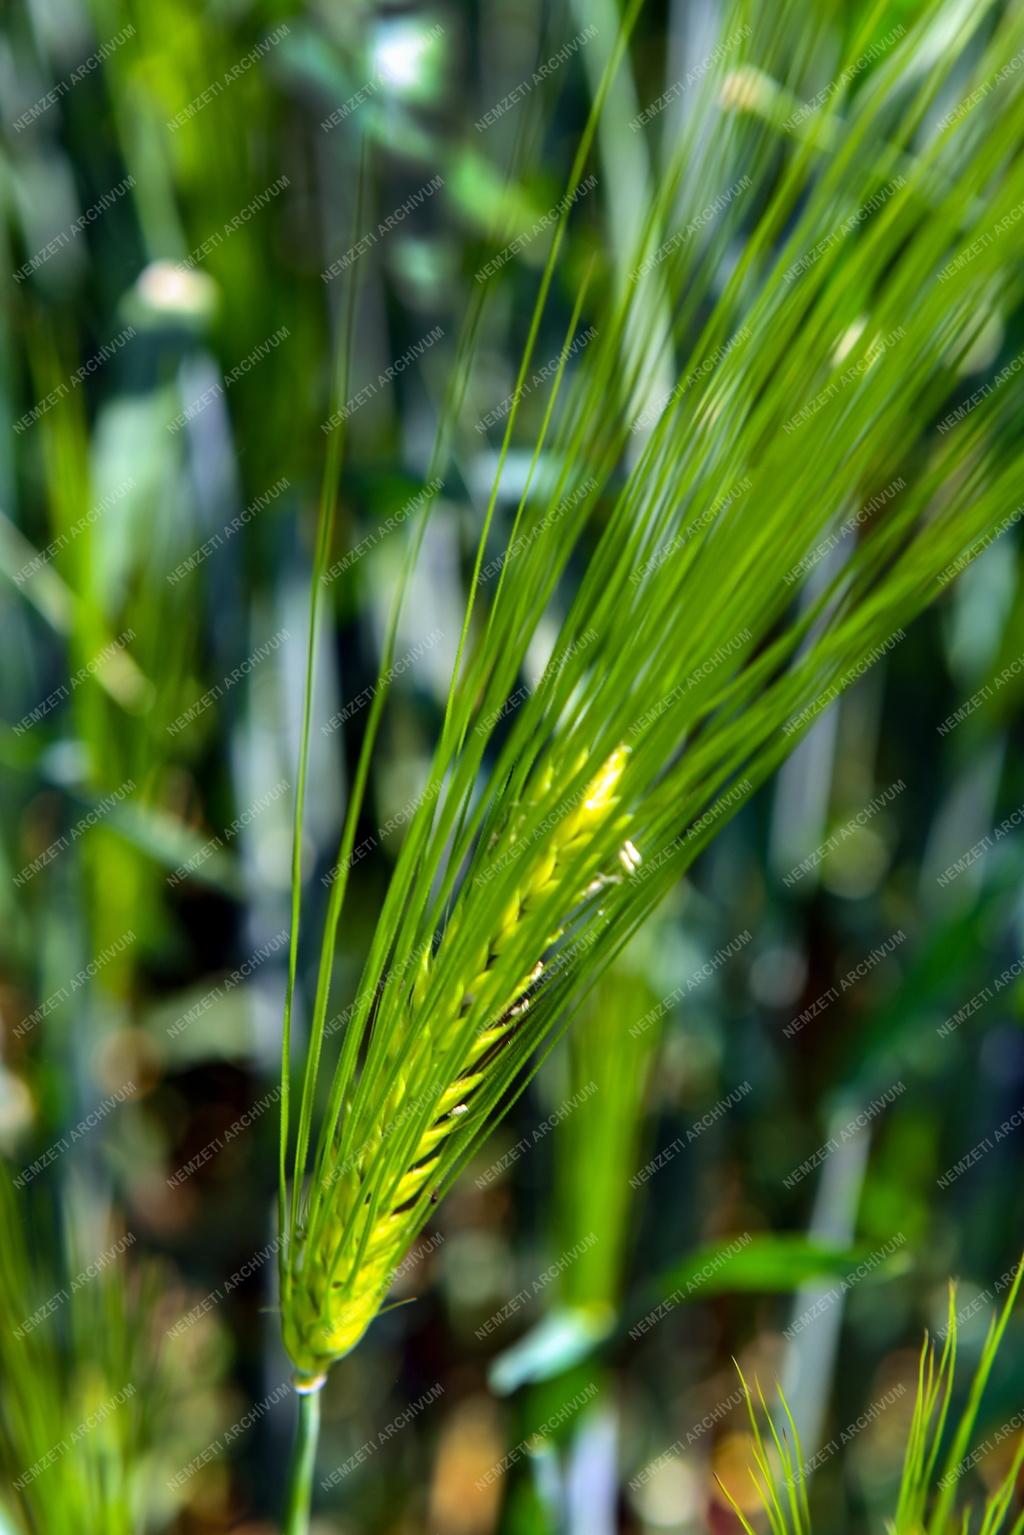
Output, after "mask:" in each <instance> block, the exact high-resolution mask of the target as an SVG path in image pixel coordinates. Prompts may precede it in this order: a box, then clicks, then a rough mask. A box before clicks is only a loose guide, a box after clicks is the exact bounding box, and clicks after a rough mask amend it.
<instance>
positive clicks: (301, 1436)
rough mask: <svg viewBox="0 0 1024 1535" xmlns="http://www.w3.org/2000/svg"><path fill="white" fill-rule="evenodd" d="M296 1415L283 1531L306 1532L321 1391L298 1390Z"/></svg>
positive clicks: (299, 1534)
mask: <svg viewBox="0 0 1024 1535" xmlns="http://www.w3.org/2000/svg"><path fill="white" fill-rule="evenodd" d="M297 1395H298V1400H299V1418H298V1423H297V1424H296V1428H295V1448H294V1450H293V1451H292V1463H291V1467H290V1468H289V1472H288V1501H287V1503H286V1504H285V1510H284V1524H283V1526H282V1535H309V1509H310V1504H311V1502H312V1499H313V1466H314V1464H315V1462H316V1446H317V1440H318V1439H319V1437H320V1391H319V1389H317V1390H316V1391H302V1392H299V1393H297Z"/></svg>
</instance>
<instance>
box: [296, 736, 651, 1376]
mask: <svg viewBox="0 0 1024 1535" xmlns="http://www.w3.org/2000/svg"><path fill="white" fill-rule="evenodd" d="M627 750H628V749H627V748H625V747H621V746H620V747H618V748H617V749H616V750H615V751H614V752H613V753H612V754H611V756H610V757H609V758H608V759H607V761H606V762H605V763H604V764H603V766H602V767H601V769H600V771H599V772H598V773H597V774H596V775H595V776H594V777H593V778H592V779H591V780H590V781H589V782H588V783H586V784H585V787H584V788H583V789H582V790H581V791H580V792H579V793H578V794H577V795H576V796H575V797H574V798H573V800H572V802H571V803H570V804H569V805H568V806H562V807H559V811H560V813H556V814H555V815H554V817H553V818H548V819H547V820H545V822H543V823H542V825H543V835H539V836H538V835H536V834H535V835H533V836H532V837H527V836H524V835H523V830H522V828H523V825H524V820H525V817H524V815H523V814H519V815H514V816H512V817H511V818H510V820H509V823H508V825H507V826H506V829H505V831H504V833H503V835H502V836H501V837H500V838H499V841H498V844H497V846H496V847H495V850H494V852H495V862H496V863H498V864H501V863H502V862H503V861H504V862H505V863H506V864H507V862H508V860H510V859H512V860H515V861H517V862H518V861H520V860H521V864H522V874H521V877H520V878H519V879H518V881H517V883H516V888H515V892H514V894H513V896H512V898H511V900H510V901H509V902H508V903H507V905H505V906H504V908H503V909H502V910H501V911H500V913H499V917H498V921H497V923H496V925H495V926H494V927H493V928H492V930H491V932H490V935H489V936H487V935H486V933H485V934H484V935H483V936H482V937H481V939H480V942H479V946H478V947H474V948H471V949H470V950H469V953H470V956H471V959H472V965H471V967H469V968H465V969H464V970H463V973H462V974H461V975H456V976H455V977H454V978H450V979H448V980H447V981H442V984H441V985H440V987H439V986H438V984H437V980H438V978H439V976H440V967H441V962H442V960H443V958H444V954H445V948H446V945H447V944H450V943H452V942H454V941H455V939H456V938H461V937H463V936H464V935H465V934H466V933H468V932H469V931H470V930H471V929H470V926H469V924H471V923H472V922H473V920H474V911H473V896H474V887H473V886H472V884H470V885H469V887H468V888H466V889H464V890H463V892H462V893H461V894H460V897H459V899H458V900H457V901H456V904H455V908H454V910H453V912H452V916H451V919H450V921H449V923H448V925H447V927H446V928H445V931H444V933H443V934H442V936H441V939H440V943H439V944H438V946H437V948H436V950H434V949H431V948H430V947H429V946H428V947H427V949H426V950H425V951H424V954H423V957H422V960H421V962H420V964H419V967H418V972H417V974H416V976H415V979H414V981H413V983H412V986H411V989H410V998H409V1003H410V1005H409V1010H408V1013H407V1016H406V1022H405V1026H404V1027H403V1028H402V1030H401V1031H400V1032H399V1034H398V1036H397V1037H396V1038H392V1039H391V1040H389V1041H388V1042H387V1043H386V1044H384V1045H382V1046H381V1048H380V1050H379V1052H378V1053H379V1056H380V1059H379V1060H374V1059H373V1055H374V1045H373V1043H371V1047H370V1053H369V1057H368V1060H367V1063H366V1064H365V1065H364V1070H367V1069H370V1068H371V1067H373V1068H375V1069H377V1070H378V1071H379V1073H380V1076H381V1078H382V1080H384V1081H390V1082H391V1086H390V1088H389V1090H388V1092H387V1093H386V1096H384V1097H383V1098H382V1100H381V1102H380V1105H379V1112H378V1114H377V1116H376V1123H371V1124H369V1125H367V1126H366V1133H365V1136H363V1137H362V1138H361V1139H360V1140H359V1142H358V1145H359V1150H358V1152H357V1153H356V1154H355V1155H351V1154H350V1155H349V1156H347V1157H345V1158H344V1159H342V1160H340V1161H338V1162H336V1163H335V1164H334V1165H333V1166H331V1167H330V1168H329V1170H328V1172H327V1174H326V1176H325V1177H323V1178H322V1179H321V1184H320V1188H319V1191H318V1192H319V1195H320V1198H319V1201H318V1203H316V1204H315V1205H314V1204H312V1203H311V1204H310V1206H309V1209H310V1211H311V1212H313V1218H312V1219H311V1221H310V1223H309V1227H308V1229H302V1230H300V1231H299V1233H298V1235H297V1240H296V1242H295V1243H294V1245H293V1249H292V1253H291V1255H290V1261H289V1269H288V1276H287V1282H286V1286H285V1295H284V1300H283V1304H282V1311H283V1322H284V1338H285V1346H286V1347H287V1349H288V1352H289V1354H290V1355H291V1357H292V1359H293V1361H294V1363H295V1366H296V1371H297V1374H296V1385H297V1389H299V1390H300V1391H302V1390H306V1391H311V1390H316V1389H317V1388H318V1387H319V1386H320V1385H321V1384H322V1383H323V1380H324V1377H325V1374H326V1371H327V1369H328V1368H329V1366H330V1365H331V1363H333V1361H334V1360H336V1359H340V1358H341V1357H342V1356H343V1355H345V1354H347V1353H348V1352H349V1351H350V1350H351V1349H352V1348H354V1347H355V1345H356V1344H357V1343H358V1342H359V1340H360V1338H361V1337H362V1336H363V1334H364V1333H365V1331H366V1329H367V1328H368V1327H369V1325H370V1323H371V1322H372V1321H373V1318H374V1317H375V1316H376V1314H377V1312H378V1310H379V1309H380V1306H381V1302H382V1300H383V1298H384V1296H385V1295H386V1293H387V1291H388V1289H389V1287H390V1285H391V1282H392V1279H393V1276H394V1273H395V1270H396V1268H397V1267H398V1265H399V1263H400V1262H401V1260H402V1258H403V1256H404V1255H405V1253H406V1251H407V1249H408V1247H409V1245H410V1243H411V1242H412V1240H413V1238H414V1237H415V1234H416V1230H417V1229H418V1227H419V1226H420V1225H421V1224H422V1222H423V1219H424V1218H425V1214H424V1208H423V1206H424V1199H425V1197H428V1196H429V1189H430V1186H431V1183H432V1181H433V1180H434V1178H435V1174H436V1173H437V1170H438V1166H439V1163H440V1161H441V1158H442V1154H443V1152H444V1150H445V1149H446V1146H447V1143H448V1141H449V1137H450V1136H451V1135H452V1133H453V1131H454V1130H455V1129H456V1128H457V1127H458V1125H459V1123H460V1120H461V1119H462V1118H463V1116H465V1115H467V1114H469V1113H470V1111H471V1109H472V1107H473V1105H474V1098H475V1095H476V1094H477V1093H478V1091H479V1090H480V1089H481V1087H482V1086H483V1085H485V1084H486V1083H487V1081H488V1079H489V1076H490V1074H491V1068H492V1066H493V1064H494V1062H495V1060H496V1058H497V1056H498V1054H499V1053H500V1052H501V1051H502V1048H503V1046H504V1045H505V1043H506V1041H507V1040H508V1039H509V1038H510V1037H511V1036H512V1034H513V1033H514V1032H515V1030H516V1028H517V1027H518V1025H519V1020H520V1019H521V1017H522V1015H523V1013H524V1012H525V1010H526V1009H527V1008H528V1006H529V1004H530V998H531V994H532V993H533V991H534V990H535V989H536V988H538V987H541V986H543V984H544V962H543V959H542V957H541V954H540V953H539V952H538V953H536V954H535V955H534V957H533V961H532V963H531V966H530V968H529V969H528V970H527V971H526V973H523V971H522V969H517V968H516V965H517V961H516V960H515V958H514V956H513V958H512V960H511V963H509V962H508V959H507V956H508V954H509V951H510V950H512V949H514V947H515V945H516V942H517V941H518V940H519V939H520V938H521V936H522V931H523V925H524V924H525V923H527V922H529V921H530V920H531V919H536V918H539V917H541V916H543V914H544V912H546V911H547V910H549V909H550V907H551V905H552V901H553V898H555V904H556V906H558V907H559V909H562V910H564V912H565V914H566V915H568V914H569V912H570V911H571V910H572V909H573V907H574V906H576V905H577V904H578V902H579V900H580V898H581V896H582V895H584V894H586V893H587V890H588V887H589V884H590V882H591V881H592V880H593V879H594V877H595V876H596V875H598V874H599V873H600V872H601V871H600V869H599V867H598V866H597V864H596V862H595V860H596V859H597V858H598V857H599V855H598V854H595V855H594V858H593V859H591V858H589V857H588V856H587V850H588V847H589V845H590V844H591V842H592V841H593V840H594V838H595V833H596V832H597V831H598V830H599V829H604V828H605V827H606V826H607V825H608V823H609V819H610V818H611V817H613V816H616V810H617V806H618V804H619V799H618V796H617V794H616V790H617V789H618V788H619V785H620V780H621V777H622V773H623V769H624V767H625V763H626V757H627ZM584 767H585V762H584V761H582V760H581V761H578V762H577V774H579V773H581V772H582V770H583V768H584ZM553 780H554V771H553V769H552V768H551V767H549V768H547V769H546V770H544V771H542V772H540V773H539V774H537V775H536V779H535V782H534V784H533V786H532V790H531V791H530V792H529V794H528V799H529V800H530V802H531V803H532V804H533V805H534V806H536V805H539V804H540V803H542V802H543V800H544V799H545V796H548V795H549V793H550V790H551V785H552V782H553ZM549 822H553V824H549ZM627 822H628V817H627V816H624V815H619V816H618V818H617V820H616V822H615V824H616V826H617V827H618V826H619V825H620V824H621V827H622V829H623V830H625V827H626V824H627ZM627 849H628V851H626V850H627ZM620 858H621V859H622V861H623V863H624V864H625V866H626V867H627V868H632V867H634V866H635V862H636V860H637V859H638V858H639V854H638V853H637V852H636V849H635V848H634V847H633V845H632V843H629V842H627V843H626V844H625V848H624V849H623V852H622V853H621V854H620ZM563 886H564V887H565V888H564V889H562V888H561V887H563ZM546 936H547V940H548V942H554V941H555V940H556V939H557V938H558V936H559V934H557V933H555V934H548V935H546ZM504 970H507V972H508V973H507V975H506V974H503V973H502V972H503V971H504ZM488 984H490V985H492V986H495V985H496V986H497V987H498V997H499V1001H498V1004H497V1006H495V1007H493V1008H492V1007H489V1008H488V1012H487V1015H486V1016H485V1018H484V1019H483V1021H482V1023H481V1025H480V1026H479V1027H476V1028H470V1030H469V1037H468V1038H467V1037H466V1035H467V1024H468V1023H469V1022H470V1014H471V1012H472V1011H473V1008H474V1004H475V1002H476V1000H477V998H478V996H479V994H480V993H481V991H482V990H483V988H484V987H485V986H487V985H488ZM453 1057H454V1059H453ZM425 1108H426V1109H428V1110H429V1112H427V1113H426V1116H425V1120H426V1123H425V1128H424V1129H423V1130H422V1132H421V1133H418V1134H417V1135H416V1136H415V1138H414V1139H412V1140H411V1141H410V1142H406V1143H405V1144H403V1145H402V1146H401V1150H402V1155H401V1157H400V1158H396V1157H395V1156H394V1155H392V1154H391V1153H392V1150H393V1147H397V1146H398V1145H399V1142H400V1140H401V1134H400V1132H401V1131H402V1129H403V1128H404V1127H406V1126H407V1125H408V1124H410V1123H411V1122H412V1121H414V1119H415V1118H417V1117H418V1116H420V1115H421V1114H422V1113H423V1110H424V1109H425ZM427 1208H429V1204H428V1205H427Z"/></svg>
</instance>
